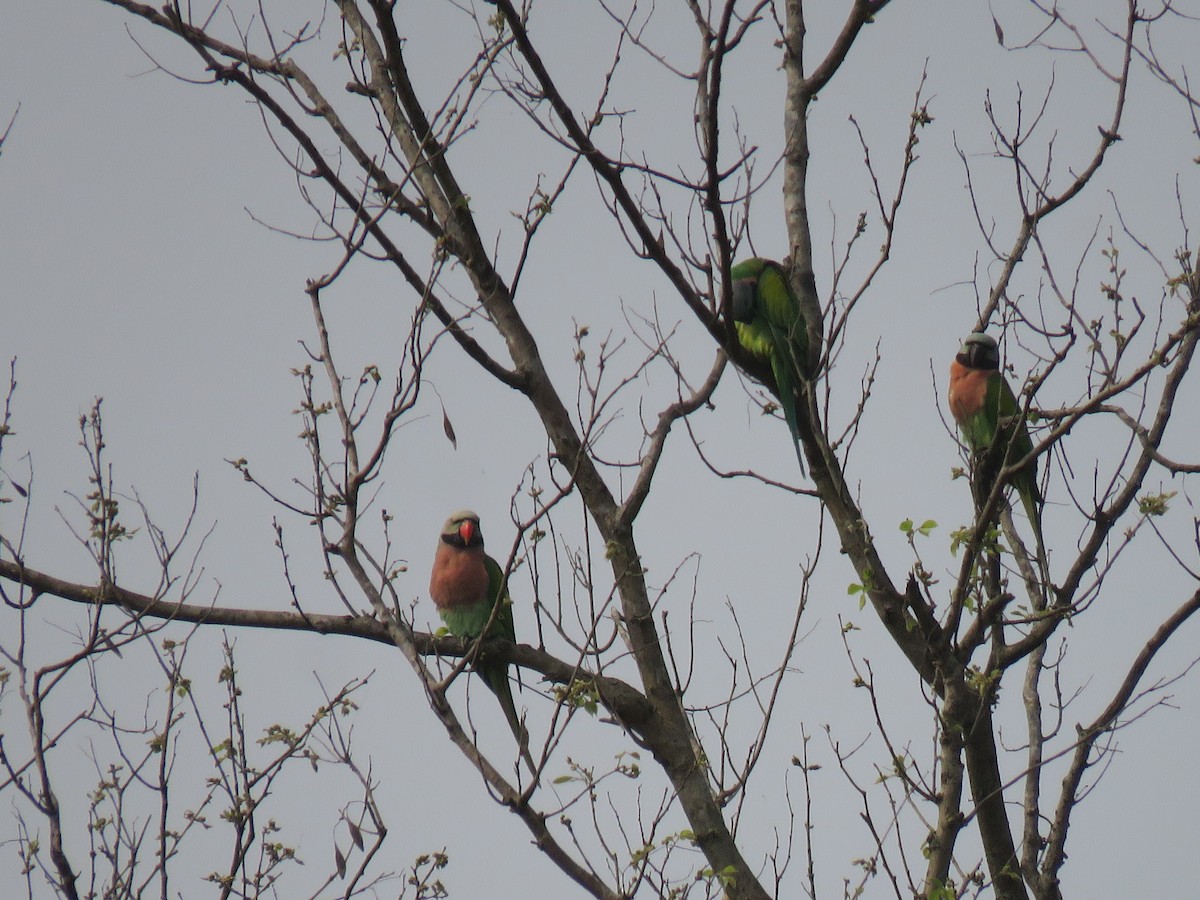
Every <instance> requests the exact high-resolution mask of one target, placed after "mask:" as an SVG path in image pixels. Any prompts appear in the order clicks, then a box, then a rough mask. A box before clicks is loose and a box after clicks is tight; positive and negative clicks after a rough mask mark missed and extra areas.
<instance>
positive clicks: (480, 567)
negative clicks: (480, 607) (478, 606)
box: [429, 544, 488, 609]
mask: <svg viewBox="0 0 1200 900" xmlns="http://www.w3.org/2000/svg"><path fill="white" fill-rule="evenodd" d="M487 591H488V572H487V566H485V565H484V563H483V550H482V549H478V548H476V550H475V551H472V550H461V549H455V548H452V547H449V546H447V545H445V544H443V545H442V546H440V547H438V552H437V555H436V556H434V558H433V572H432V574H431V575H430V577H429V596H430V597H432V598H433V602H434V603H435V604H437V607H438V609H450V608H453V607H456V606H465V605H468V604H471V603H478V602H479V601H480V600H482V599H483V598H484V597H486V596H487Z"/></svg>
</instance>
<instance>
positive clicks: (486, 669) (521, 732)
mask: <svg viewBox="0 0 1200 900" xmlns="http://www.w3.org/2000/svg"><path fill="white" fill-rule="evenodd" d="M429 596H430V597H432V598H433V602H434V605H436V606H437V610H438V614H439V615H440V616H441V617H442V621H443V622H445V623H446V628H447V629H448V630H449V632H450V633H451V634H453V635H455V636H456V637H462V638H477V637H479V636H480V635H482V634H483V633H484V629H486V628H487V627H488V622H489V621H491V629H490V630H489V631H488V634H487V636H488V637H495V638H503V639H504V640H507V641H512V642H514V643H515V642H516V640H517V633H516V628H515V627H514V625H513V612H512V599H511V598H510V597H509V594H508V586H507V585H506V584H505V583H504V570H503V569H501V568H500V564H499V563H498V562H496V560H494V559H492V558H491V557H490V556H488V555H487V554H486V553H485V552H484V550H483V532H482V531H481V530H480V527H479V516H478V515H476V514H475V513H473V512H472V511H471V510H469V509H464V510H460V511H459V512H456V513H454V514H453V515H451V516H450V518H448V519H447V520H446V523H445V524H444V525H443V526H442V533H441V535H440V536H439V538H438V546H437V552H436V553H435V554H434V558H433V571H432V572H431V574H430V577H429ZM497 603H499V604H500V609H499V611H498V612H497V613H496V615H495V617H494V619H493V616H492V610H493V609H494V608H495V607H496V604H497ZM476 671H478V672H479V674H480V675H482V676H483V681H484V683H485V684H486V685H487V686H488V688H489V689H490V690H491V691H492V693H493V694H495V695H496V699H497V700H499V701H500V706H501V708H502V709H503V710H504V718H506V719H507V720H508V725H509V727H510V728H511V729H512V732H513V734H514V735H515V736H516V738H517V743H518V744H519V745H520V747H521V753H522V755H523V756H524V758H525V761H526V763H527V764H528V765H529V768H530V769H531V770H532V771H535V772H536V771H537V766H535V765H534V764H533V758H532V757H531V756H530V755H529V734H528V732H527V731H526V730H525V727H524V726H523V725H522V724H521V720H520V718H519V717H518V716H517V709H516V706H515V705H514V704H513V697H512V689H511V688H510V687H509V683H508V663H506V662H486V663H485V662H481V663H479V664H478V665H477V666H476Z"/></svg>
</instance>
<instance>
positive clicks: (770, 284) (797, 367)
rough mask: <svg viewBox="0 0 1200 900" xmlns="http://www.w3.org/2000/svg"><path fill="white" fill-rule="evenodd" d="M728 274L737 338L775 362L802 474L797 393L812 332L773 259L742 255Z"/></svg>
mask: <svg viewBox="0 0 1200 900" xmlns="http://www.w3.org/2000/svg"><path fill="white" fill-rule="evenodd" d="M729 278H730V280H731V281H732V283H733V302H732V304H731V312H732V314H733V321H734V328H735V330H736V332H737V337H738V343H739V344H741V345H742V348H743V349H744V350H745V351H746V352H747V353H749V354H750V355H751V356H753V357H755V358H757V359H760V360H762V361H763V362H766V363H767V364H769V365H770V367H771V374H772V375H773V376H774V377H775V388H776V392H777V394H778V396H779V405H780V407H781V408H782V410H783V418H784V420H785V421H786V422H787V426H788V430H789V431H791V433H792V442H793V443H794V444H795V446H796V459H797V460H799V462H800V473H801V474H802V475H803V474H804V454H803V452H802V450H801V447H800V429H799V426H798V422H799V419H798V411H797V409H796V394H797V391H798V390H799V388H800V384H801V382H802V381H803V380H805V374H804V373H805V367H806V363H805V361H806V360H807V359H808V333H807V329H806V328H805V324H804V318H803V316H801V314H800V304H799V303H798V302H797V301H796V297H795V295H794V294H793V293H792V289H791V287H790V286H789V285H788V280H787V274H786V273H785V272H784V270H783V266H781V265H780V264H779V263H777V262H775V261H773V260H769V259H761V258H759V257H754V258H752V259H746V260H743V261H742V262H740V263H738V264H737V265H735V266H733V268H731V269H730V270H729Z"/></svg>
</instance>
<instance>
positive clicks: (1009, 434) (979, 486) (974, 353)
mask: <svg viewBox="0 0 1200 900" xmlns="http://www.w3.org/2000/svg"><path fill="white" fill-rule="evenodd" d="M949 393H950V396H949V400H950V412H951V414H952V415H953V416H954V421H955V422H957V423H958V428H959V431H961V432H962V436H963V439H964V440H965V441H966V442H967V446H968V447H969V448H970V449H971V452H972V454H973V455H974V457H975V461H976V465H977V466H978V465H981V464H982V463H983V462H984V461H985V460H988V459H992V460H994V462H993V464H992V466H991V467H990V468H991V470H990V471H984V472H977V473H976V476H975V477H976V479H977V483H976V486H975V490H976V493H977V494H978V496H979V497H980V498H983V497H986V496H987V495H988V494H989V493H990V492H991V488H992V484H993V482H994V479H995V477H996V475H997V474H999V471H1000V469H1001V468H1003V467H1005V466H1009V465H1012V464H1013V463H1018V462H1020V461H1021V460H1023V459H1028V460H1029V461H1028V462H1027V463H1025V464H1024V465H1023V466H1022V467H1021V468H1020V469H1019V470H1017V471H1016V472H1015V473H1014V474H1013V476H1012V485H1013V487H1015V488H1016V489H1017V493H1018V494H1020V496H1021V504H1022V505H1023V506H1024V507H1025V514H1026V515H1027V516H1029V523H1030V525H1032V526H1033V532H1034V537H1035V538H1036V540H1037V547H1038V559H1039V561H1040V562H1041V563H1042V564H1043V565H1044V563H1045V544H1044V543H1043V541H1042V493H1041V491H1040V490H1039V489H1038V477H1037V460H1036V459H1034V458H1031V456H1032V454H1033V441H1032V440H1030V438H1029V430H1028V429H1027V428H1026V427H1025V418H1024V416H1023V415H1022V410H1021V405H1020V404H1019V403H1018V402H1017V398H1016V395H1015V394H1013V391H1012V388H1011V387H1009V385H1008V382H1007V381H1005V379H1004V376H1003V375H1001V374H1000V350H999V348H998V347H997V345H996V339H995V338H993V337H992V336H991V335H988V334H982V333H980V332H974V333H972V334H968V335H967V336H966V337H965V338H964V339H963V342H962V346H961V347H960V348H959V351H958V355H957V356H955V357H954V362H952V363H951V364H950V392H949ZM997 439H998V440H1000V441H1003V442H1004V445H1005V448H1004V450H1003V451H1002V452H1001V451H996V453H995V454H993V453H992V447H993V445H994V443H995V441H996V440H997Z"/></svg>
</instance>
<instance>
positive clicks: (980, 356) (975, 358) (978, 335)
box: [955, 331, 1000, 369]
mask: <svg viewBox="0 0 1200 900" xmlns="http://www.w3.org/2000/svg"><path fill="white" fill-rule="evenodd" d="M955 359H957V360H958V362H959V364H960V365H964V366H966V367H967V368H968V369H999V368H1000V347H999V345H998V344H997V343H996V339H995V338H994V337H992V336H991V335H990V334H984V333H983V332H982V331H974V332H972V333H971V334H968V335H967V336H966V337H965V338H963V342H962V346H961V347H959V348H958V356H957V357H955Z"/></svg>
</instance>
